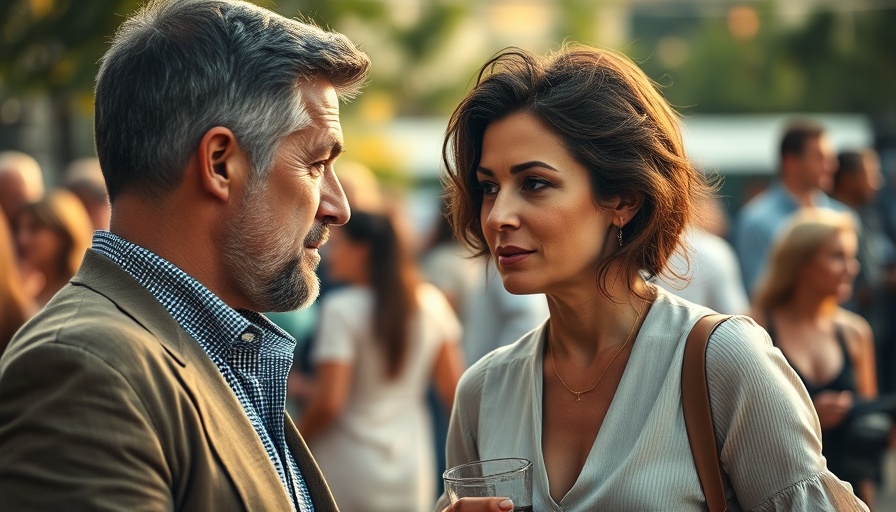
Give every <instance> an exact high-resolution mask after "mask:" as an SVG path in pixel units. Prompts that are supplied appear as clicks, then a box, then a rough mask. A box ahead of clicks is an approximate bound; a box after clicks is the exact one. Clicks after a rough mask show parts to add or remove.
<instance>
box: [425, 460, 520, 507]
mask: <svg viewBox="0 0 896 512" xmlns="http://www.w3.org/2000/svg"><path fill="white" fill-rule="evenodd" d="M442 478H443V479H444V480H445V493H446V494H447V495H448V500H449V501H450V502H451V503H452V504H453V503H456V502H457V500H459V499H460V498H476V497H502V498H510V500H511V501H513V505H514V507H513V510H514V512H524V511H531V510H532V463H531V462H529V461H528V460H526V459H491V460H480V461H476V462H470V463H468V464H462V465H460V466H455V467H453V468H451V469H449V470H447V471H445V473H443V474H442Z"/></svg>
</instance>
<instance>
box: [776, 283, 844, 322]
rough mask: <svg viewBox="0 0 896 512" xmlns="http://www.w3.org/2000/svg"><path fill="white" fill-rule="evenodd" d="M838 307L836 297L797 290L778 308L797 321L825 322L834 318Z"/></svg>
mask: <svg viewBox="0 0 896 512" xmlns="http://www.w3.org/2000/svg"><path fill="white" fill-rule="evenodd" d="M838 307H839V303H838V301H837V297H832V296H822V295H817V294H811V293H809V292H800V291H797V293H796V294H795V295H794V296H793V297H792V298H791V299H790V300H789V301H787V302H786V303H784V304H783V305H782V306H781V308H780V309H781V311H782V312H784V313H786V314H787V316H788V317H790V318H791V319H793V320H794V321H797V322H799V321H802V322H827V321H830V320H832V319H833V318H834V316H835V314H836V312H837V309H838Z"/></svg>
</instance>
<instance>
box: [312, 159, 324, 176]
mask: <svg viewBox="0 0 896 512" xmlns="http://www.w3.org/2000/svg"><path fill="white" fill-rule="evenodd" d="M309 169H310V170H311V174H312V175H314V176H320V175H322V174H323V173H324V171H326V170H327V161H326V160H322V161H320V162H315V163H313V164H311V165H310V166H309Z"/></svg>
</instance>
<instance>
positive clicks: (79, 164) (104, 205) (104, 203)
mask: <svg viewBox="0 0 896 512" xmlns="http://www.w3.org/2000/svg"><path fill="white" fill-rule="evenodd" d="M62 184H63V186H64V187H65V188H66V189H68V190H69V191H70V192H71V193H73V194H75V195H76V196H78V199H80V200H81V203H83V204H84V209H85V210H87V215H89V216H90V222H91V224H93V229H106V230H108V229H109V217H110V215H111V214H112V209H111V208H110V207H109V195H108V194H107V193H106V182H105V181H104V180H103V171H102V168H101V167H100V160H99V158H95V157H89V158H79V159H78V160H75V161H73V162H71V163H69V164H68V166H67V167H66V168H65V173H64V175H63V179H62Z"/></svg>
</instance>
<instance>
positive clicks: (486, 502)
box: [442, 498, 513, 512]
mask: <svg viewBox="0 0 896 512" xmlns="http://www.w3.org/2000/svg"><path fill="white" fill-rule="evenodd" d="M512 510H513V502H512V501H510V500H509V499H507V498H461V499H459V500H457V503H455V504H454V505H451V506H449V507H448V508H446V509H445V510H443V511H442V512H510V511H512Z"/></svg>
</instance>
